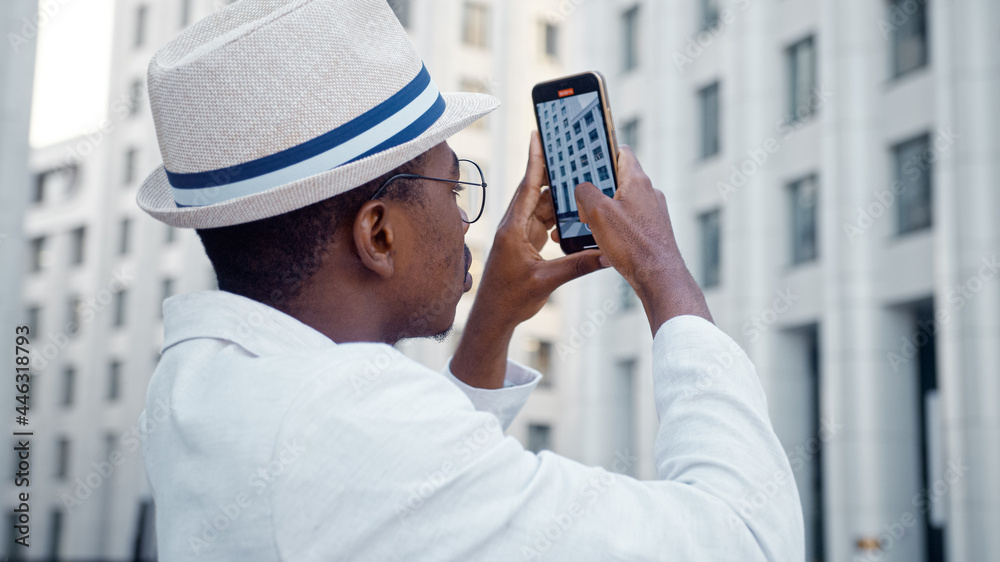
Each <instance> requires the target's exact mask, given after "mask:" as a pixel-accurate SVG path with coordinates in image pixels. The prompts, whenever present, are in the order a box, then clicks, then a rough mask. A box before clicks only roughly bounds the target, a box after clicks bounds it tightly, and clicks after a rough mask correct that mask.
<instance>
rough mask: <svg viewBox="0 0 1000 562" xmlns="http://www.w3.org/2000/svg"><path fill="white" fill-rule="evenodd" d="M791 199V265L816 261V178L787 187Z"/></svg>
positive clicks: (802, 180) (809, 178) (806, 179)
mask: <svg viewBox="0 0 1000 562" xmlns="http://www.w3.org/2000/svg"><path fill="white" fill-rule="evenodd" d="M788 194H789V197H790V199H791V221H790V223H791V226H792V232H791V236H792V264H798V263H805V262H807V261H812V260H814V259H816V254H817V252H816V250H817V244H816V178H815V177H808V178H805V179H801V180H799V181H797V182H795V183H792V184H791V185H789V186H788Z"/></svg>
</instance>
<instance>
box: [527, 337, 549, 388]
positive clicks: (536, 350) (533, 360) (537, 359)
mask: <svg viewBox="0 0 1000 562" xmlns="http://www.w3.org/2000/svg"><path fill="white" fill-rule="evenodd" d="M525 344H526V345H527V347H528V365H530V366H531V368H533V369H535V370H536V371H538V372H539V373H541V374H542V375H543V376H542V380H541V381H540V382H539V383H538V384H539V385H540V386H552V372H551V369H552V342H549V341H545V340H539V339H535V338H528V339H527V340H526V341H525Z"/></svg>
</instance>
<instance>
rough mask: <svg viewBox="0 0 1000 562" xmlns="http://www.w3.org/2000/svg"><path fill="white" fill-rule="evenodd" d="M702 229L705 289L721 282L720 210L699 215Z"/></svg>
mask: <svg viewBox="0 0 1000 562" xmlns="http://www.w3.org/2000/svg"><path fill="white" fill-rule="evenodd" d="M698 223H699V227H700V230H701V286H702V288H703V289H707V288H709V287H715V286H716V285H718V284H719V264H720V259H719V254H720V252H719V245H720V243H721V241H720V238H719V210H718V209H716V210H714V211H710V212H708V213H705V214H703V215H701V216H700V217H698Z"/></svg>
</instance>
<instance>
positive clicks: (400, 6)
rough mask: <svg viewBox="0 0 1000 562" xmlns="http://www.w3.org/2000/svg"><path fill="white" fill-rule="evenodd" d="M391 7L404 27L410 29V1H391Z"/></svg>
mask: <svg viewBox="0 0 1000 562" xmlns="http://www.w3.org/2000/svg"><path fill="white" fill-rule="evenodd" d="M389 7H390V8H392V11H393V12H394V13H395V14H396V19H398V20H399V23H400V24H401V25H402V26H403V27H410V0H389Z"/></svg>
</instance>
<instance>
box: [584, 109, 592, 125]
mask: <svg viewBox="0 0 1000 562" xmlns="http://www.w3.org/2000/svg"><path fill="white" fill-rule="evenodd" d="M583 122H584V123H586V124H587V126H588V127H589V126H591V125H593V124H594V112H592V111H588V112H587V113H586V114H584V116H583Z"/></svg>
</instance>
